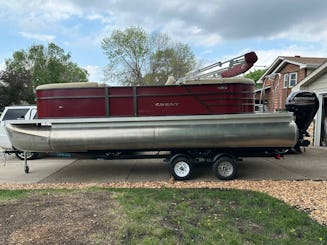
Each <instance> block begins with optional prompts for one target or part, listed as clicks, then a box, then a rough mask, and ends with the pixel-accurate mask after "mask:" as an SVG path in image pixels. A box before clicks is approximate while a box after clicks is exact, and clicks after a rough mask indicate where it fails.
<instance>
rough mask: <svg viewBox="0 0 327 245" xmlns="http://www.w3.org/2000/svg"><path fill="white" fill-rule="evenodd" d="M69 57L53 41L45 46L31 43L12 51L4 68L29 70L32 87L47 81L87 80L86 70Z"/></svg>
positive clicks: (17, 70) (18, 70)
mask: <svg viewBox="0 0 327 245" xmlns="http://www.w3.org/2000/svg"><path fill="white" fill-rule="evenodd" d="M70 59H71V55H70V54H69V53H68V54H65V52H64V50H63V49H62V48H60V47H59V46H57V45H56V44H54V43H49V44H48V47H47V48H45V47H44V46H43V45H33V46H32V47H30V48H29V49H28V50H27V51H26V50H20V51H16V52H14V53H13V57H12V58H11V59H8V60H6V70H7V71H12V70H13V71H16V72H20V71H28V72H30V74H31V79H32V84H33V87H34V88H35V87H37V86H38V85H40V84H47V83H68V82H87V81H88V80H87V76H88V73H87V71H86V70H85V69H82V68H80V67H78V66H77V64H75V63H73V62H72V61H71V60H70Z"/></svg>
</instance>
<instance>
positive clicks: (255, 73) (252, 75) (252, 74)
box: [244, 69, 266, 87]
mask: <svg viewBox="0 0 327 245" xmlns="http://www.w3.org/2000/svg"><path fill="white" fill-rule="evenodd" d="M265 72H266V70H265V69H259V70H254V71H250V72H249V73H247V74H245V75H244V77H245V78H250V79H252V80H253V81H255V82H257V81H258V80H259V79H260V77H262V75H263V74H264V73H265ZM257 87H261V86H260V85H258V84H257Z"/></svg>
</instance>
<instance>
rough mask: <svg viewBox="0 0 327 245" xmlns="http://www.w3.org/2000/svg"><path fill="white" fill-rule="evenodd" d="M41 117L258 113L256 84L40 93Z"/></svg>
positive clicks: (82, 89) (49, 90) (38, 100)
mask: <svg viewBox="0 0 327 245" xmlns="http://www.w3.org/2000/svg"><path fill="white" fill-rule="evenodd" d="M36 96H37V109H38V117H39V118H75V117H81V118H83V117H123V116H173V115H205V114H230V113H251V112H254V84H246V83H226V84H192V85H179V86H178V85H176V86H175V85H174V86H144V87H141V86H140V87H97V88H87V87H85V88H55V89H53V88H52V89H42V90H37V93H36Z"/></svg>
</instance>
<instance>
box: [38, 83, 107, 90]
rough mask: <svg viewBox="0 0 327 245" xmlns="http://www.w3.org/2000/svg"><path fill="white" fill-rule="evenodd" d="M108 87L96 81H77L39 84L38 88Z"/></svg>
mask: <svg viewBox="0 0 327 245" xmlns="http://www.w3.org/2000/svg"><path fill="white" fill-rule="evenodd" d="M99 87H107V85H106V84H104V83H96V82H77V83H51V84H43V85H40V86H37V88H36V90H48V89H65V88H99Z"/></svg>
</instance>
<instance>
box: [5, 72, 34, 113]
mask: <svg viewBox="0 0 327 245" xmlns="http://www.w3.org/2000/svg"><path fill="white" fill-rule="evenodd" d="M0 80H1V82H2V84H1V85H0V111H3V109H4V108H5V107H6V106H8V105H20V104H33V103H35V102H34V93H33V84H32V82H31V81H32V79H31V74H30V72H28V71H26V70H24V69H22V70H21V71H15V70H6V71H1V72H0Z"/></svg>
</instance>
